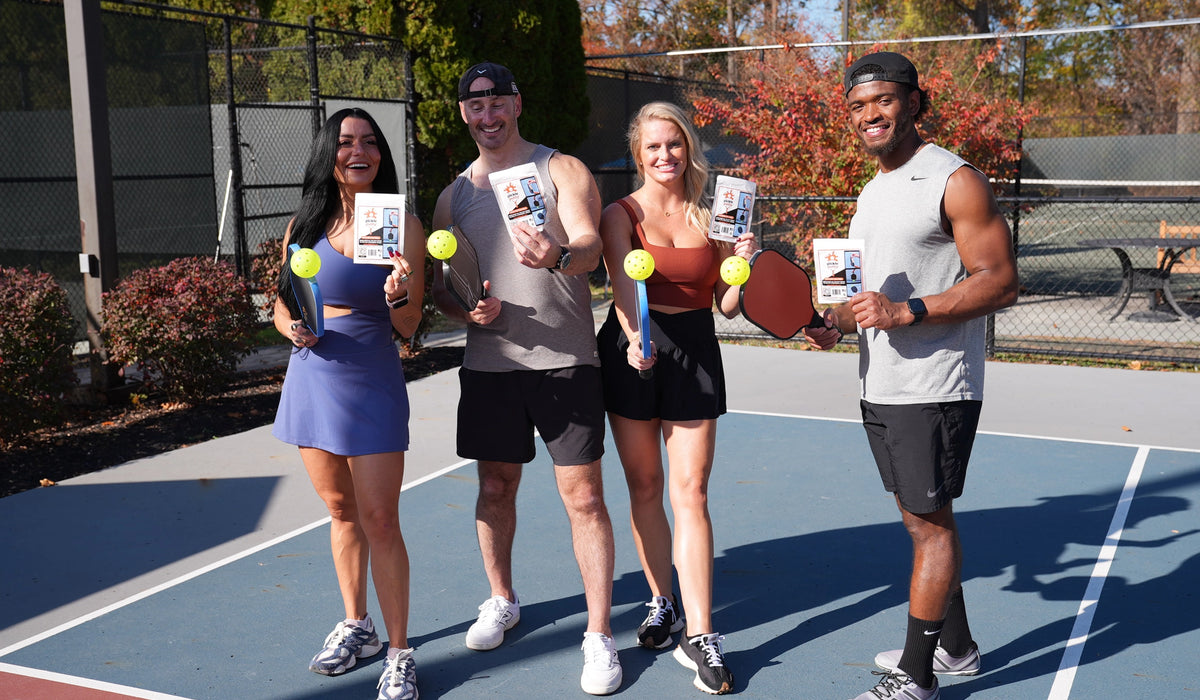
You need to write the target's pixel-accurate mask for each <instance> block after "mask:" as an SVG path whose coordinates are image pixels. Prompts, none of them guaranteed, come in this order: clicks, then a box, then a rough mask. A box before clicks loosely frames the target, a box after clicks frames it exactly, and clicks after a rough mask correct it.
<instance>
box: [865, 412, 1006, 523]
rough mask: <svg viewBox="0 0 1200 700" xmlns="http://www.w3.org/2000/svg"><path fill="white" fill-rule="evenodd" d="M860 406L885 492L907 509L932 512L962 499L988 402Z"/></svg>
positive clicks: (919, 512)
mask: <svg viewBox="0 0 1200 700" xmlns="http://www.w3.org/2000/svg"><path fill="white" fill-rule="evenodd" d="M860 404H861V407H862V416H863V428H865V429H866V431H867V442H869V443H870V445H871V452H872V454H874V455H875V466H877V467H878V468H879V476H880V478H881V479H883V488H884V489H885V490H887V491H888V492H890V493H894V494H896V496H897V498H899V500H900V506H901V507H902V508H904V510H906V511H908V512H909V513H914V514H918V515H919V514H923V513H932V512H934V511H937V510H941V509H942V508H944V507H945V506H946V504H948V503H950V502H951V501H952V500H954V499H955V498H958V497H959V496H961V495H962V492H963V482H964V481H966V478H967V462H968V461H970V459H971V448H972V446H974V444H975V432H976V430H977V429H978V428H979V412H980V409H981V408H982V407H983V402H981V401H949V402H945V403H923V404H904V405H885V404H877V403H869V402H867V401H861V402H860Z"/></svg>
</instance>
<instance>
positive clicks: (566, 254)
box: [554, 245, 571, 270]
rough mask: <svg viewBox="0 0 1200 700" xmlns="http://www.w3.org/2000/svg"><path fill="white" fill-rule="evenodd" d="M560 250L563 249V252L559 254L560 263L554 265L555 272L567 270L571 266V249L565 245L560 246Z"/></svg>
mask: <svg viewBox="0 0 1200 700" xmlns="http://www.w3.org/2000/svg"><path fill="white" fill-rule="evenodd" d="M559 248H561V249H562V252H561V253H559V254H558V262H556V263H554V269H555V270H562V269H565V268H566V267H567V266H568V265H570V264H571V249H570V248H568V247H566V246H565V245H564V246H559Z"/></svg>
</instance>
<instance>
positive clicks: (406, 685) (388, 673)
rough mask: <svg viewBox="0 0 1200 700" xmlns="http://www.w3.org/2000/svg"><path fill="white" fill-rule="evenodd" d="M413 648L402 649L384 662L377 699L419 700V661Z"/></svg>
mask: <svg viewBox="0 0 1200 700" xmlns="http://www.w3.org/2000/svg"><path fill="white" fill-rule="evenodd" d="M412 653H413V650H412V649H401V650H400V653H399V654H397V655H395V656H393V657H392V658H390V659H388V660H387V661H386V662H385V663H384V664H383V674H382V675H380V676H379V684H378V685H377V686H375V687H376V688H378V689H379V696H378V697H376V698H375V700H417V698H419V697H421V694H420V693H419V692H417V662H416V661H415V660H413V655H412Z"/></svg>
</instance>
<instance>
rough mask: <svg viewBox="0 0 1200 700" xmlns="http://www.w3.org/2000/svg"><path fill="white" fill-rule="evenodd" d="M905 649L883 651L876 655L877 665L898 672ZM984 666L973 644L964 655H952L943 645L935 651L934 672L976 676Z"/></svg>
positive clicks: (945, 674) (977, 649)
mask: <svg viewBox="0 0 1200 700" xmlns="http://www.w3.org/2000/svg"><path fill="white" fill-rule="evenodd" d="M903 654H904V650H903V649H893V650H891V651H881V652H879V653H878V654H876V655H875V665H876V666H878V667H879V668H882V669H883V670H885V671H889V672H891V673H897V672H898V670H899V668H898V667H899V665H900V657H901V656H902V655H903ZM981 667H982V664H981V662H980V658H979V647H978V646H976V645H975V644H974V643H972V644H971V650H970V651H968V652H967V653H966V654H965V655H964V656H951V655H950V654H949V653H948V652H947V651H946V650H945V649H943V648H942V645H940V644H939V645H938V648H937V649H936V650H935V651H934V652H933V672H934V673H937V674H940V675H943V676H974V675H975V674H977V673H979V669H980V668H981Z"/></svg>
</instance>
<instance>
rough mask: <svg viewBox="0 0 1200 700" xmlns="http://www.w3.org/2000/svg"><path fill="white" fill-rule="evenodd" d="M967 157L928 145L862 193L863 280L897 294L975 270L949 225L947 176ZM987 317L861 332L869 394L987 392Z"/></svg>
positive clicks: (881, 398)
mask: <svg viewBox="0 0 1200 700" xmlns="http://www.w3.org/2000/svg"><path fill="white" fill-rule="evenodd" d="M963 166H966V167H973V166H971V165H970V164H969V163H967V162H966V161H965V160H963V159H962V158H959V157H958V156H956V155H954V154H953V153H950V152H949V151H947V150H945V149H943V148H939V147H938V146H935V145H933V144H928V145H926V146H925V147H923V148H922V149H921V150H919V151H917V152H916V154H914V155H913V157H912V158H910V159H909V161H908V162H907V163H905V164H904V165H902V166H901V167H899V168H897V169H896V170H893V171H891V172H887V173H885V172H880V173H879V174H877V175H876V176H875V177H874V179H872V180H871V181H870V182H868V183H867V185H866V187H864V188H863V190H862V193H861V194H859V196H858V209H857V211H856V213H855V214H854V218H853V219H851V221H850V237H851V238H861V239H863V240H864V241H865V243H864V245H863V284H864V287H865V288H866V289H867V290H868V291H877V292H881V293H883V294H885V295H887V297H888V298H889V299H891V300H892V301H904V300H906V299H909V298H912V297H922V296H928V295H932V294H938V293H940V292H943V291H945V290H947V289H949V288H950V287H952V286H953V285H955V284H957V283H958V282H960V281H962V280H963V279H965V278H966V276H967V271H966V269H965V268H964V267H963V264H962V260H961V259H960V258H959V256H958V249H957V248H956V247H955V244H954V238H953V237H952V236H951V235H950V234H949V233H948V232H947V231H945V230H943V228H942V208H941V204H942V197H943V195H944V194H945V191H946V181H947V180H949V178H950V175H951V174H953V173H954V172H955V171H956V170H958V169H959V168H961V167H963ZM985 323H986V322H985V319H984V317H979V318H974V319H971V320H969V321H965V322H963V323H947V324H921V325H918V326H908V327H904V328H894V329H892V330H890V331H881V330H878V329H874V328H872V329H867V330H863V331H861V332H860V334H859V367H858V374H859V379H860V380H861V387H862V398H863V399H866V400H867V401H870V402H872V403H880V404H914V403H934V402H939V401H961V400H982V399H983V366H984V358H985V353H984V333H985Z"/></svg>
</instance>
